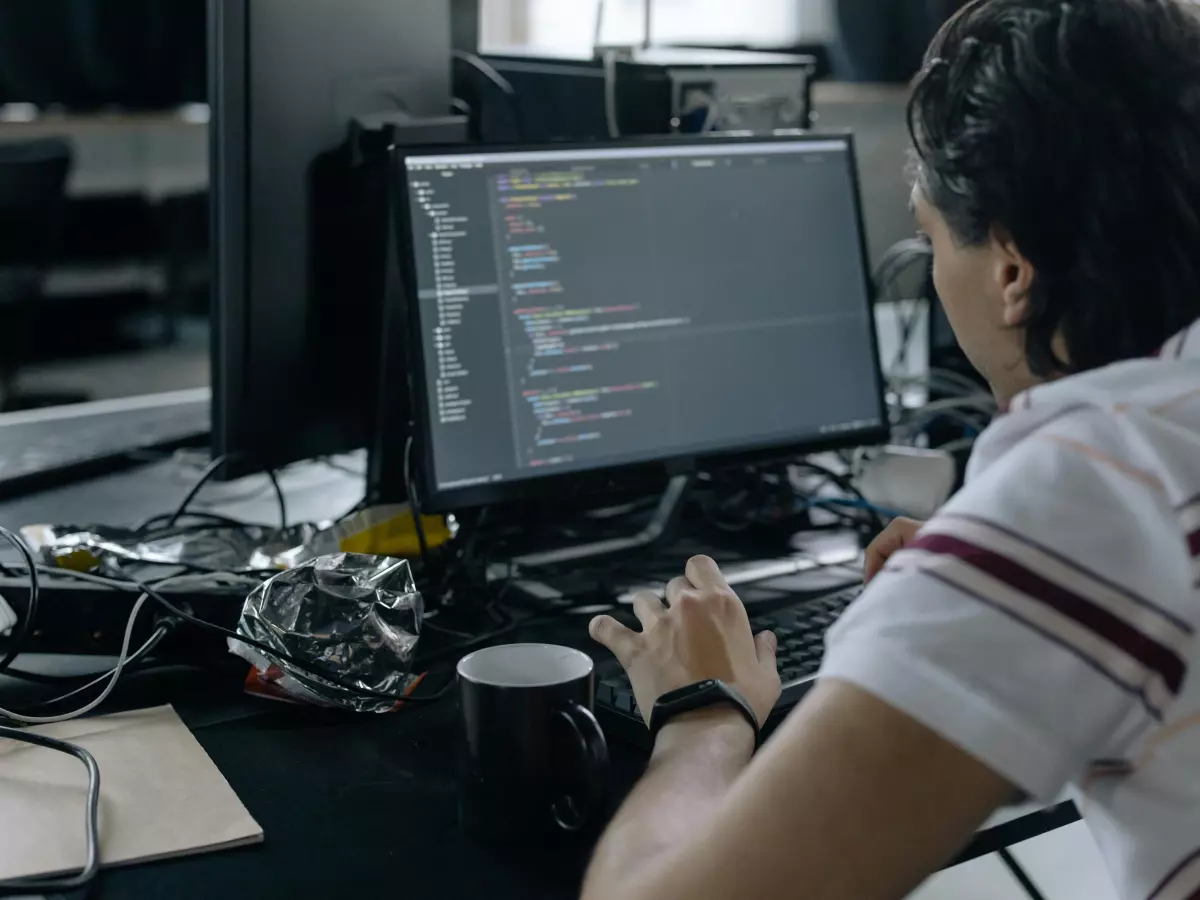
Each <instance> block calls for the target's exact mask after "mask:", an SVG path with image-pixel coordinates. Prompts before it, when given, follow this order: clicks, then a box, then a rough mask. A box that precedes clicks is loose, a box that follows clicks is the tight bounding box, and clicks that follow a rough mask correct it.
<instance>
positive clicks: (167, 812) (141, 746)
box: [0, 706, 263, 880]
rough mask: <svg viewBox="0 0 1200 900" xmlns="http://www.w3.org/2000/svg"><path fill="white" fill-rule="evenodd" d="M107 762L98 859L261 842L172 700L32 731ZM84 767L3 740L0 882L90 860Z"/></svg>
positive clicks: (112, 861) (126, 859)
mask: <svg viewBox="0 0 1200 900" xmlns="http://www.w3.org/2000/svg"><path fill="white" fill-rule="evenodd" d="M33 730H34V731H36V732H37V733H39V734H44V735H46V736H48V737H53V738H58V739H59V740H64V741H70V742H71V743H73V744H78V745H80V746H82V747H84V748H85V749H87V750H89V751H91V753H92V755H93V756H95V757H96V762H97V764H98V765H99V767H100V862H101V864H102V865H105V866H109V865H116V864H120V863H131V862H145V861H149V860H154V859H163V858H166V857H173V856H183V855H187V854H191V853H203V852H207V851H210V850H220V849H225V848H229V847H237V846H242V845H244V844H251V843H258V842H260V841H261V840H262V837H263V833H262V829H261V828H260V827H259V826H258V823H256V822H255V821H254V819H253V818H251V816H250V813H249V812H247V811H246V808H245V807H244V806H243V805H242V802H241V801H240V800H238V798H237V795H236V794H235V793H234V792H233V788H231V787H230V786H229V783H228V782H227V781H226V780H225V778H224V776H222V775H221V773H220V771H219V770H218V769H217V767H216V766H215V765H214V764H213V762H212V760H211V759H209V758H208V754H207V753H205V752H204V748H202V747H201V746H200V744H199V743H198V742H197V741H196V739H195V737H193V736H192V733H191V732H190V731H188V729H187V726H186V725H184V724H183V722H182V721H181V720H180V718H179V716H178V715H177V714H176V712H175V710H174V709H172V708H171V707H169V706H161V707H158V708H156V709H144V710H139V711H136V712H129V713H117V714H115V715H111V716H101V717H97V718H94V719H83V720H77V721H73V722H62V723H58V724H56V725H45V726H41V727H38V728H35V729H33ZM86 800H87V770H86V769H85V768H84V766H83V764H82V763H80V762H79V760H77V759H76V758H75V757H73V756H68V755H67V754H65V753H59V752H57V751H54V750H47V749H44V748H41V747H34V746H31V745H28V744H22V743H19V742H17V741H11V740H0V880H8V879H12V878H29V877H35V876H43V875H54V874H60V873H64V872H71V871H75V870H78V869H79V868H81V867H82V866H83V863H84V856H85V848H86V840H85V835H86V832H85V829H84V825H85V812H86Z"/></svg>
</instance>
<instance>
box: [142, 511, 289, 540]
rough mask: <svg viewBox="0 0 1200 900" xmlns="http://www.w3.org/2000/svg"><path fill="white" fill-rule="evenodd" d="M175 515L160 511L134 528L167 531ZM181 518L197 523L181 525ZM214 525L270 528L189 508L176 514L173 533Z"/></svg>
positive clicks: (143, 531) (143, 530)
mask: <svg viewBox="0 0 1200 900" xmlns="http://www.w3.org/2000/svg"><path fill="white" fill-rule="evenodd" d="M173 516H176V514H175V513H159V514H158V515H157V516H151V517H150V518H149V519H146V520H144V521H142V522H140V523H139V524H138V525H136V526H134V529H133V530H134V531H137V532H139V533H145V532H147V531H162V532H166V530H167V527H168V526H167V525H166V523H167V522H168V521H170V519H171V518H172V517H173ZM179 519H195V520H196V524H195V525H179V524H178V520H179ZM159 522H162V523H164V524H163V525H162V526H161V527H158V523H159ZM213 525H225V526H227V527H229V528H269V527H270V526H268V525H262V524H260V523H257V522H246V521H244V520H242V519H234V518H232V517H230V516H222V515H218V514H217V513H207V512H192V511H190V510H189V511H188V512H185V513H184V514H183V515H182V516H176V525H175V526H174V528H175V530H174V531H173V532H171V533H172V534H183V533H186V532H188V531H195V530H197V529H199V528H210V527H212V526H213Z"/></svg>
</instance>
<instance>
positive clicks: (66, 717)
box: [0, 566, 213, 725]
mask: <svg viewBox="0 0 1200 900" xmlns="http://www.w3.org/2000/svg"><path fill="white" fill-rule="evenodd" d="M45 568H46V567H43V566H38V570H39V571H42V570H44V569H45ZM51 571H52V572H54V573H55V574H58V575H66V576H68V577H70V578H74V579H76V580H78V581H89V582H92V583H95V584H103V585H107V586H110V587H112V586H117V587H123V588H129V587H130V586H131V585H130V584H129V583H128V582H124V581H119V580H118V579H115V578H104V577H102V576H100V575H92V574H90V573H87V572H72V571H69V570H66V569H61V570H59V569H51ZM212 577H213V576H212V575H210V574H207V573H206V574H203V575H176V576H173V577H171V578H164V579H163V580H162V581H158V582H155V584H154V585H153V587H154V590H155V591H157V590H159V589H160V588H162V587H165V586H167V585H169V584H175V585H181V584H192V583H196V582H204V581H208V580H211V579H212ZM149 599H150V595H149V594H142V595H141V596H140V597H138V599H137V602H136V603H134V604H133V611H132V612H130V614H129V621H128V622H127V623H126V625H125V639H124V640H123V641H122V642H121V655H120V656H119V657H118V658H117V665H116V667H115V668H114V669H113V670H112V672H111V673H109V675H105V676H102V678H110V681H109V682H108V685H107V686H106V687H105V688H104V691H103V692H102V693H101V694H100V696H98V697H97V698H96V699H95V700H93V701H92V702H91V703H89V704H87V705H86V706H84V707H83V708H82V709H77V710H75V711H74V712H69V713H63V714H62V715H58V716H23V715H21V714H20V713H15V712H10V711H9V710H7V709H0V717H4V718H7V719H11V720H12V721H14V722H21V723H22V724H24V725H51V724H53V723H55V722H69V721H70V720H71V719H77V718H79V717H80V716H82V715H86V714H87V713H90V712H91V711H92V710H93V709H95V708H96V707H97V706H99V705H100V704H101V703H103V702H104V701H105V700H107V699H108V695H109V694H111V693H112V692H113V690H114V689H115V688H116V686H117V680H118V679H119V678H120V677H121V670H122V669H124V668H125V663H126V662H127V661H128V660H129V658H130V653H129V644H130V641H132V639H133V626H134V624H135V623H136V621H137V617H138V613H139V612H141V611H142V607H143V606H144V605H145V604H146V601H147V600H149ZM151 640H154V638H153V637H151ZM138 652H139V653H140V652H141V651H140V650H139V651H138Z"/></svg>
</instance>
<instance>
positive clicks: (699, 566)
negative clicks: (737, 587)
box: [684, 556, 729, 590]
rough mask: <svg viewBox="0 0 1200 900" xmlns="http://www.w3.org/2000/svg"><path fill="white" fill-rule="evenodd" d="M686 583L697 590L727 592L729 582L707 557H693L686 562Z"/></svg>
mask: <svg viewBox="0 0 1200 900" xmlns="http://www.w3.org/2000/svg"><path fill="white" fill-rule="evenodd" d="M684 573H685V574H686V575H687V579H688V581H690V582H691V583H692V584H694V585H695V586H696V587H697V588H700V589H701V590H703V589H704V588H716V589H724V590H729V582H728V581H726V580H725V576H724V575H722V574H721V569H720V567H719V566H718V565H717V564H716V563H715V562H713V561H712V560H711V559H709V558H708V557H707V556H693V557H692V558H691V559H689V560H688V564H687V568H686V569H685V570H684Z"/></svg>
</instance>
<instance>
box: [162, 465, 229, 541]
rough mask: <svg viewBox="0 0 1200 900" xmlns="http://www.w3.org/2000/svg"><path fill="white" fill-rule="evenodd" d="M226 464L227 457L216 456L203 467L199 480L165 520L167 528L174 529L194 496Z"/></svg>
mask: <svg viewBox="0 0 1200 900" xmlns="http://www.w3.org/2000/svg"><path fill="white" fill-rule="evenodd" d="M227 462H229V456H228V455H225V456H218V457H217V458H216V459H214V460H213V461H212V462H210V463H209V464H208V465H207V466H205V467H204V471H202V472H201V473H200V478H199V479H198V480H197V481H196V483H195V484H194V485H192V489H191V490H190V491H188V492H187V494H186V495H185V496H184V498H183V502H182V503H180V504H179V506H177V507H176V508H175V512H174V513H172V514H171V517H170V518H169V519H167V524H166V527H167V528H174V527H175V523H176V522H178V521H179V520H180V519H181V518H182V517H183V515H184V514H185V513H186V512H187V508H188V507H189V506H191V505H192V501H193V500H195V499H196V496H197V495H198V494H199V493H200V491H202V490H203V489H204V486H205V485H206V484H208V483H209V482H210V481H212V479H213V478H214V477H215V476H216V474H217V473H218V472H219V471H221V467H222V466H224V465H225V464H226V463H227Z"/></svg>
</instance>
